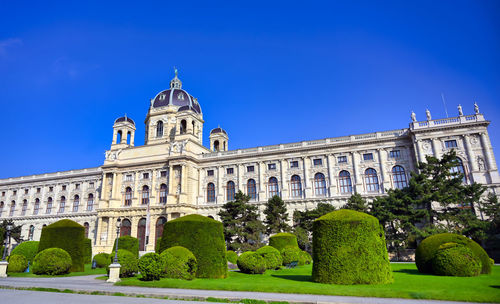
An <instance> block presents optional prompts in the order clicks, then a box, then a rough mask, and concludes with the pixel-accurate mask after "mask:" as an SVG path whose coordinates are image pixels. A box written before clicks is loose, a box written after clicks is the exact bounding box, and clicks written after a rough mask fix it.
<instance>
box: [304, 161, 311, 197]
mask: <svg viewBox="0 0 500 304" xmlns="http://www.w3.org/2000/svg"><path fill="white" fill-rule="evenodd" d="M302 165H303V169H304V198H306V197H312V192H311V182H310V180H309V168H310V159H309V157H302Z"/></svg>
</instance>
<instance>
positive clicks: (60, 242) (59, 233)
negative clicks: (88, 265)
mask: <svg viewBox="0 0 500 304" xmlns="http://www.w3.org/2000/svg"><path fill="white" fill-rule="evenodd" d="M84 244H85V228H84V227H83V226H82V225H80V224H78V223H76V222H74V221H72V220H67V219H64V220H60V221H57V222H55V223H53V224H50V225H48V226H46V227H44V228H43V229H42V235H41V237H40V243H39V244H38V252H42V251H43V250H45V249H48V248H61V249H64V250H65V251H66V252H67V253H69V255H70V256H71V261H72V266H71V269H70V271H71V272H80V271H84V261H85V245H84Z"/></svg>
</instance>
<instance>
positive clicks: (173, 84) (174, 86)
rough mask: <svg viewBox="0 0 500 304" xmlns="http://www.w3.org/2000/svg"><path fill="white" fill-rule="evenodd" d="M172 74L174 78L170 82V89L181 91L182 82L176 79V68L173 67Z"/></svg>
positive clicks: (177, 72)
mask: <svg viewBox="0 0 500 304" xmlns="http://www.w3.org/2000/svg"><path fill="white" fill-rule="evenodd" d="M174 73H175V76H174V78H173V79H172V80H171V81H170V89H182V82H181V80H180V79H179V78H178V77H177V76H178V74H179V71H178V70H177V68H176V67H174Z"/></svg>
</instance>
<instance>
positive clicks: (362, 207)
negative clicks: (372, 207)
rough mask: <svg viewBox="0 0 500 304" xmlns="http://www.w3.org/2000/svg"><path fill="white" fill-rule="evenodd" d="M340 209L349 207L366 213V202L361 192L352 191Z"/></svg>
mask: <svg viewBox="0 0 500 304" xmlns="http://www.w3.org/2000/svg"><path fill="white" fill-rule="evenodd" d="M342 209H350V210H355V211H360V212H365V213H367V212H368V203H367V202H366V199H364V198H363V197H362V196H361V194H359V193H354V194H353V195H351V197H349V199H348V200H347V203H346V204H345V205H344V206H343V207H342Z"/></svg>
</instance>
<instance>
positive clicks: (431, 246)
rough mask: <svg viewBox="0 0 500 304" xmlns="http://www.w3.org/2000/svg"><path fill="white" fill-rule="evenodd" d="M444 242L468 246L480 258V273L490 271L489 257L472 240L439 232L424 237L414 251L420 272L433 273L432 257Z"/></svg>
mask: <svg viewBox="0 0 500 304" xmlns="http://www.w3.org/2000/svg"><path fill="white" fill-rule="evenodd" d="M445 243H457V244H461V245H464V246H466V247H468V248H469V249H470V250H472V252H474V254H475V255H476V256H478V257H479V259H480V260H481V273H483V274H488V273H491V262H490V257H489V256H488V254H487V253H486V251H484V249H483V248H482V247H481V246H480V245H479V244H478V243H476V242H474V241H473V240H471V239H469V238H467V237H465V236H463V235H460V234H455V233H440V234H435V235H431V236H429V237H427V238H426V239H424V240H423V241H422V242H421V243H420V245H419V246H418V247H417V250H416V251H415V263H416V264H417V268H418V271H419V272H421V273H431V274H432V273H433V270H432V259H433V258H434V255H435V254H436V252H437V251H438V249H439V246H441V245H443V244H445Z"/></svg>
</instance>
